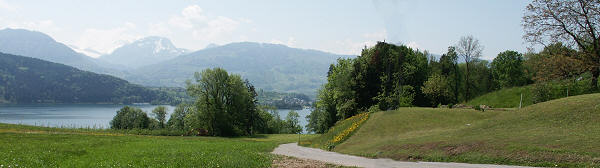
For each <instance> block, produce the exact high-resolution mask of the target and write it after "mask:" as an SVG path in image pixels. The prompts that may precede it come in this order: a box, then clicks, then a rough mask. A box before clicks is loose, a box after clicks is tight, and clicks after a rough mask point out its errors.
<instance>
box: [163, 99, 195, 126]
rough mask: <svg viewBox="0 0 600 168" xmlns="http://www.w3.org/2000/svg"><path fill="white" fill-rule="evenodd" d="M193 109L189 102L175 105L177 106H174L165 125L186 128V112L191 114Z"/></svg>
mask: <svg viewBox="0 0 600 168" xmlns="http://www.w3.org/2000/svg"><path fill="white" fill-rule="evenodd" d="M193 110H194V108H193V106H191V105H189V104H184V103H182V104H179V105H177V107H175V110H173V113H172V114H171V117H170V118H169V121H167V126H168V127H169V128H171V129H175V130H184V129H185V128H186V127H185V117H186V116H187V115H188V114H191V113H192V112H193Z"/></svg>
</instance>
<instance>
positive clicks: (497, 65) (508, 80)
mask: <svg viewBox="0 0 600 168" xmlns="http://www.w3.org/2000/svg"><path fill="white" fill-rule="evenodd" d="M491 69H492V76H493V77H494V81H495V82H496V83H497V84H498V85H499V87H502V88H506V87H512V86H522V85H525V84H526V82H527V78H526V77H525V74H524V68H523V54H521V53H519V52H516V51H510V50H507V51H504V52H501V53H500V54H498V56H497V57H496V58H494V61H493V62H492V67H491Z"/></svg>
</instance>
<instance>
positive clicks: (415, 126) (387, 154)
mask: <svg viewBox="0 0 600 168" xmlns="http://www.w3.org/2000/svg"><path fill="white" fill-rule="evenodd" d="M324 135H326V134H324ZM319 138H320V137H319ZM334 151H336V152H341V153H346V154H352V155H360V156H368V157H377V158H392V159H396V160H421V161H441V162H467V163H488V164H509V165H528V166H541V167H555V166H558V167H600V94H588V95H581V96H573V97H568V98H562V99H557V100H552V101H548V102H544V103H538V104H535V105H531V106H528V107H525V108H523V109H520V110H514V111H490V110H487V111H485V112H480V111H475V110H469V109H434V108H402V109H399V110H396V111H387V112H377V113H373V114H372V116H371V118H370V119H369V120H368V121H367V122H366V123H364V124H363V126H362V127H361V129H359V130H358V131H357V132H356V133H355V134H354V135H353V136H352V137H350V138H349V139H348V140H346V141H345V142H344V143H342V144H340V145H338V146H337V147H336V148H335V149H334Z"/></svg>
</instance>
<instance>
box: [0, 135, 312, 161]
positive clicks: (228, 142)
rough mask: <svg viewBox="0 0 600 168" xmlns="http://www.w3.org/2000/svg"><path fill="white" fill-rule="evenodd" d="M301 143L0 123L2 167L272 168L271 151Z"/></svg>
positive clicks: (288, 139) (285, 139)
mask: <svg viewBox="0 0 600 168" xmlns="http://www.w3.org/2000/svg"><path fill="white" fill-rule="evenodd" d="M311 136H313V135H303V137H302V138H309V137H311ZM297 140H298V135H258V136H256V137H240V138H218V137H179V136H173V137H168V136H140V135H125V134H119V133H111V132H110V131H102V130H100V131H94V130H80V129H58V128H42V127H33V126H21V125H11V124H0V151H1V152H0V164H1V165H2V166H4V167H8V166H11V167H17V166H18V167H270V166H271V162H272V160H273V158H274V157H275V156H274V155H271V154H270V152H271V151H272V150H273V149H274V148H275V147H276V146H277V145H279V144H281V143H289V142H295V141H297ZM0 167H1V166H0Z"/></svg>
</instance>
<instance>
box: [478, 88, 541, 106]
mask: <svg viewBox="0 0 600 168" xmlns="http://www.w3.org/2000/svg"><path fill="white" fill-rule="evenodd" d="M532 87H533V86H532V85H529V86H521V87H512V88H506V89H500V90H497V91H494V92H491V93H487V94H484V95H481V96H479V97H476V98H474V99H472V100H470V101H469V102H467V104H468V105H471V106H479V105H482V104H484V105H488V106H491V107H494V108H518V107H519V102H520V101H521V94H523V107H525V106H529V105H531V104H533V97H532V94H531V88H532Z"/></svg>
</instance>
